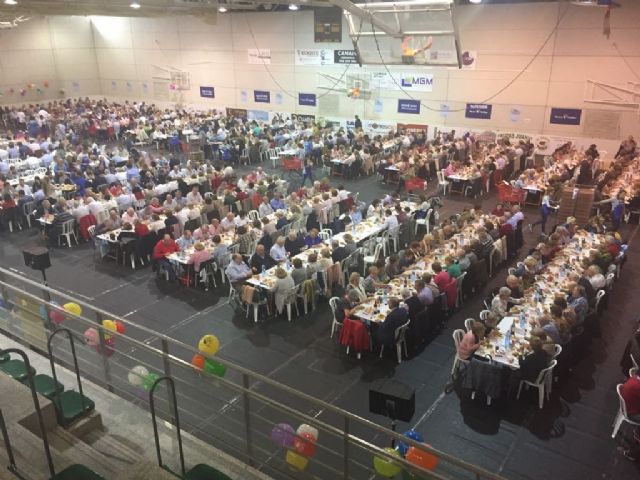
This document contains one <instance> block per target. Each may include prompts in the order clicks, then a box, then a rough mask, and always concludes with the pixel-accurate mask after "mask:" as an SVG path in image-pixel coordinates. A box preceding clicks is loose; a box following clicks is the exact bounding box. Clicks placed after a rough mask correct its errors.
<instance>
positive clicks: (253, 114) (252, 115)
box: [247, 110, 269, 122]
mask: <svg viewBox="0 0 640 480" xmlns="http://www.w3.org/2000/svg"><path fill="white" fill-rule="evenodd" d="M247 120H259V121H261V122H268V121H269V112H267V111H266V110H247Z"/></svg>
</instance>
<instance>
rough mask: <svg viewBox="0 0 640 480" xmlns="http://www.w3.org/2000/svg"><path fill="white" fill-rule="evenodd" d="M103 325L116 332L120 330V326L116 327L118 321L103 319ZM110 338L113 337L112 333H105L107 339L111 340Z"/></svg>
mask: <svg viewBox="0 0 640 480" xmlns="http://www.w3.org/2000/svg"><path fill="white" fill-rule="evenodd" d="M102 326H103V327H104V328H106V329H107V330H111V331H112V332H116V331H117V330H118V328H117V327H116V322H114V321H113V320H103V321H102ZM110 338H111V335H107V334H105V335H104V339H105V340H109V339H110Z"/></svg>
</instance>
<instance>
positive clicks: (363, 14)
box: [329, 0, 402, 37]
mask: <svg viewBox="0 0 640 480" xmlns="http://www.w3.org/2000/svg"><path fill="white" fill-rule="evenodd" d="M329 3H331V4H333V5H335V6H336V7H340V8H342V9H343V10H346V11H347V12H349V13H351V14H352V15H355V16H356V17H358V18H360V19H362V20H364V21H366V22H369V23H370V24H371V25H373V26H374V27H375V28H378V29H380V30H382V31H383V32H384V33H386V34H387V35H390V36H392V37H401V36H402V32H401V31H400V30H399V29H398V28H396V27H391V26H389V25H388V24H387V23H386V22H384V21H382V20H380V19H379V18H377V17H376V16H375V15H373V14H372V13H371V12H368V11H367V10H364V9H362V8H360V7H359V6H357V5H355V4H354V3H352V2H350V1H349V0H329Z"/></svg>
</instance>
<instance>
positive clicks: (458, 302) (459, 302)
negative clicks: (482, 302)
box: [456, 272, 467, 308]
mask: <svg viewBox="0 0 640 480" xmlns="http://www.w3.org/2000/svg"><path fill="white" fill-rule="evenodd" d="M466 277H467V272H462V275H460V276H459V277H458V278H457V279H456V284H457V288H458V295H457V297H456V308H460V307H461V306H462V300H463V298H462V297H463V295H464V294H463V292H462V284H463V283H464V279H465V278H466Z"/></svg>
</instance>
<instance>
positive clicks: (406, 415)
mask: <svg viewBox="0 0 640 480" xmlns="http://www.w3.org/2000/svg"><path fill="white" fill-rule="evenodd" d="M415 410H416V392H415V390H414V389H413V388H411V387H409V386H407V385H405V384H404V383H400V382H397V381H395V380H391V379H381V380H376V381H375V382H373V383H372V384H371V387H370V388H369V411H370V412H371V413H377V414H378V415H384V416H385V417H389V418H390V419H391V430H393V431H394V432H395V431H396V421H397V420H401V421H403V422H410V421H411V419H412V418H413V414H414V413H415ZM395 443H396V442H395V439H393V440H391V447H392V448H394V447H395Z"/></svg>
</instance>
